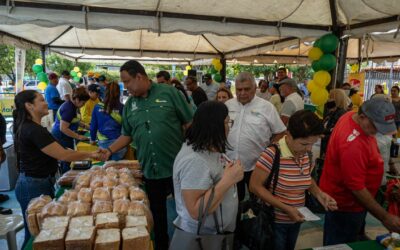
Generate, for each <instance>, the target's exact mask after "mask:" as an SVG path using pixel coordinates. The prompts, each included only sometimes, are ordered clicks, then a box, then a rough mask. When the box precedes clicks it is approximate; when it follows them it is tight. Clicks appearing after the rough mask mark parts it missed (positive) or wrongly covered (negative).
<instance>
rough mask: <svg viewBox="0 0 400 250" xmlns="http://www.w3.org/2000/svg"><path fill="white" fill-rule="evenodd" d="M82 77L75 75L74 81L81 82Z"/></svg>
mask: <svg viewBox="0 0 400 250" xmlns="http://www.w3.org/2000/svg"><path fill="white" fill-rule="evenodd" d="M75 73H76V72H75ZM80 79H81V78H80V77H78V76H74V82H79V80H80Z"/></svg>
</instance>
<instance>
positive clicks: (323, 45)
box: [319, 34, 339, 53]
mask: <svg viewBox="0 0 400 250" xmlns="http://www.w3.org/2000/svg"><path fill="white" fill-rule="evenodd" d="M338 44H339V39H338V38H337V36H335V35H333V34H327V35H324V36H322V37H321V38H320V42H319V48H320V49H321V50H322V51H323V52H324V53H332V52H333V51H335V50H336V48H337V46H338Z"/></svg>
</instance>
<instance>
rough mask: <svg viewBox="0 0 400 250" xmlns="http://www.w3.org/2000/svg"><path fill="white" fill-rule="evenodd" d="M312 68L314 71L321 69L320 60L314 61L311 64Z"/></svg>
mask: <svg viewBox="0 0 400 250" xmlns="http://www.w3.org/2000/svg"><path fill="white" fill-rule="evenodd" d="M311 68H312V69H313V70H314V72H317V71H320V70H321V65H320V64H319V60H317V61H313V62H312V64H311Z"/></svg>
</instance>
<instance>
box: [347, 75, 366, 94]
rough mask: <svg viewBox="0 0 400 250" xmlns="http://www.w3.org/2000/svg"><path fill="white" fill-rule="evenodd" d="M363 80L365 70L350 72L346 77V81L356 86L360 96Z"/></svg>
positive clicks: (362, 90) (362, 89)
mask: <svg viewBox="0 0 400 250" xmlns="http://www.w3.org/2000/svg"><path fill="white" fill-rule="evenodd" d="M364 81H365V72H360V73H350V74H349V75H348V79H347V82H348V83H350V84H351V85H352V86H353V87H357V88H358V93H359V94H360V95H361V96H363V95H364Z"/></svg>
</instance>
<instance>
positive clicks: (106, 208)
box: [92, 201, 113, 215]
mask: <svg viewBox="0 0 400 250" xmlns="http://www.w3.org/2000/svg"><path fill="white" fill-rule="evenodd" d="M112 211H113V204H112V202H111V201H94V202H93V206H92V214H93V215H97V214H98V213H110V212H112Z"/></svg>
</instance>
